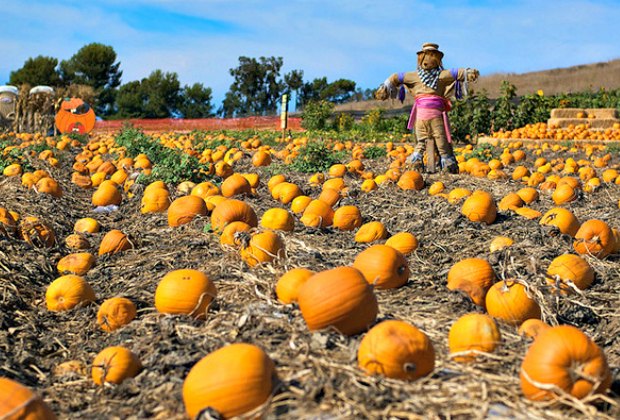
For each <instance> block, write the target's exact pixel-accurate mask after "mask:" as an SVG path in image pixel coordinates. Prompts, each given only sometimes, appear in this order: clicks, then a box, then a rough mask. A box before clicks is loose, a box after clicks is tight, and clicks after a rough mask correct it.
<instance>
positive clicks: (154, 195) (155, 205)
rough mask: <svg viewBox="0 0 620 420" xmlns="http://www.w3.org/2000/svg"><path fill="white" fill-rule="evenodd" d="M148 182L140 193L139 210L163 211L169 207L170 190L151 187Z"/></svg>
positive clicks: (146, 211)
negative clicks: (142, 192)
mask: <svg viewBox="0 0 620 420" xmlns="http://www.w3.org/2000/svg"><path fill="white" fill-rule="evenodd" d="M152 185H153V184H149V186H148V187H146V188H145V190H144V194H142V201H141V205H140V212H141V213H142V214H147V213H163V212H165V211H166V210H168V207H170V192H169V191H168V189H167V188H162V187H151V186H152Z"/></svg>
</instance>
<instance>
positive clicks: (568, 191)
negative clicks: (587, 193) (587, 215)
mask: <svg viewBox="0 0 620 420" xmlns="http://www.w3.org/2000/svg"><path fill="white" fill-rule="evenodd" d="M551 198H552V199H553V202H554V203H555V204H556V205H560V204H566V203H570V202H572V201H575V200H577V198H579V194H578V190H577V189H576V188H574V187H572V186H571V185H569V184H566V183H565V184H560V185H558V186H557V187H556V188H555V190H554V191H553V194H551Z"/></svg>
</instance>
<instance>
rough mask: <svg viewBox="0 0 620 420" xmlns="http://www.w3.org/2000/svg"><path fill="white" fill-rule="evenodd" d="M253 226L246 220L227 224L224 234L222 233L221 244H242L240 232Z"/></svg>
mask: <svg viewBox="0 0 620 420" xmlns="http://www.w3.org/2000/svg"><path fill="white" fill-rule="evenodd" d="M250 229H252V226H250V225H248V224H247V223H245V222H232V223H229V224H227V225H226V227H225V228H224V230H223V231H222V234H221V235H220V245H222V246H231V247H233V248H236V247H239V246H241V242H240V241H239V237H238V235H237V233H238V232H249V231H250Z"/></svg>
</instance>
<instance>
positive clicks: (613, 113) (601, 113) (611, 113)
mask: <svg viewBox="0 0 620 420" xmlns="http://www.w3.org/2000/svg"><path fill="white" fill-rule="evenodd" d="M585 112H586V115H588V116H589V115H593V116H594V118H596V119H599V118H600V119H615V118H618V112H617V110H616V108H586V109H585Z"/></svg>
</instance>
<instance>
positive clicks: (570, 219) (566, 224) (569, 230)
mask: <svg viewBox="0 0 620 420" xmlns="http://www.w3.org/2000/svg"><path fill="white" fill-rule="evenodd" d="M539 223H540V224H541V225H543V226H551V227H552V233H554V232H556V231H559V232H560V233H563V234H565V235H570V236H572V237H574V236H575V235H576V234H577V231H578V230H579V226H581V224H580V223H579V220H577V218H576V217H575V215H574V214H573V213H572V212H571V211H570V210H567V209H565V208H562V207H554V208H552V209H550V210H549V211H548V212H547V213H545V214H544V215H543V217H542V218H541V219H540V222H539Z"/></svg>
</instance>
